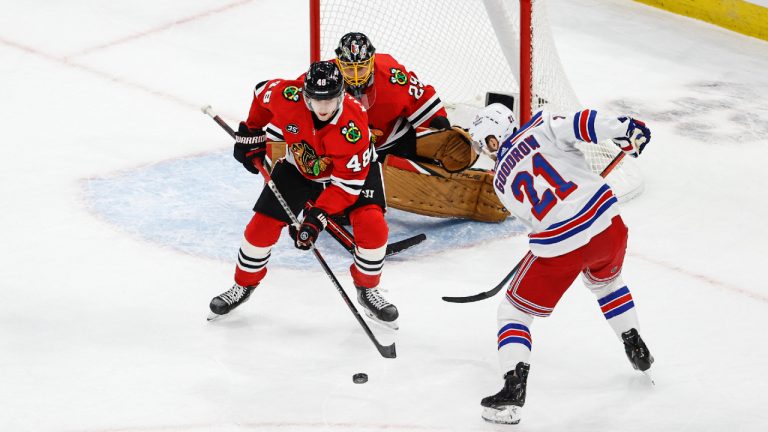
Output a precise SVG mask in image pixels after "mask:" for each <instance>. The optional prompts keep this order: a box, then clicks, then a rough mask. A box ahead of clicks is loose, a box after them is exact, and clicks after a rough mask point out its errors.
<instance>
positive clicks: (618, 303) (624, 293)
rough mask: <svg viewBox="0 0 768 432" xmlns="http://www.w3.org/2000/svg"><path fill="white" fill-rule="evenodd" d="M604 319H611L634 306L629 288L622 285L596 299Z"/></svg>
mask: <svg viewBox="0 0 768 432" xmlns="http://www.w3.org/2000/svg"><path fill="white" fill-rule="evenodd" d="M597 303H598V304H599V305H600V309H601V310H602V311H603V315H605V319H611V318H613V317H615V316H618V315H621V314H623V313H624V312H626V311H628V310H630V309H632V308H633V307H635V302H634V301H632V294H631V293H630V292H629V288H627V287H626V286H623V287H621V288H619V289H617V290H616V291H614V292H612V293H610V294H608V295H607V296H605V297H603V298H601V299H600V300H598V301H597Z"/></svg>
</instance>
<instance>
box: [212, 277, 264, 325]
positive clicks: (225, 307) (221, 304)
mask: <svg viewBox="0 0 768 432" xmlns="http://www.w3.org/2000/svg"><path fill="white" fill-rule="evenodd" d="M254 288H256V287H255V286H251V287H244V286H240V285H238V284H234V285H232V288H230V289H228V290H227V291H225V292H223V293H221V294H219V295H217V296H216V297H214V298H213V300H211V304H210V308H211V313H210V315H208V321H213V320H215V319H218V318H220V317H221V316H223V315H226V314H228V313H229V312H231V311H232V309H234V308H236V307H238V306H240V305H241V304H243V303H245V302H246V301H247V300H248V297H250V296H251V292H253V290H254Z"/></svg>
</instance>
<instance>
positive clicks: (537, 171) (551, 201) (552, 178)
mask: <svg viewBox="0 0 768 432" xmlns="http://www.w3.org/2000/svg"><path fill="white" fill-rule="evenodd" d="M532 162H533V174H531V173H529V172H528V171H521V172H519V173H517V175H516V176H515V178H514V179H513V180H512V193H513V194H514V196H515V199H517V200H518V201H520V202H525V201H524V199H525V197H526V196H527V197H528V201H530V203H531V213H533V216H535V217H536V219H538V220H542V219H544V217H545V216H546V215H547V213H549V211H550V210H552V207H554V206H555V204H557V199H558V198H560V199H561V200H562V199H565V197H567V196H568V195H570V194H571V193H573V191H575V190H576V188H578V186H577V185H576V183H574V182H571V181H565V180H564V179H563V176H561V175H560V173H558V172H557V170H556V169H555V167H553V166H552V165H550V164H549V162H547V160H546V159H545V158H544V156H543V155H542V154H541V153H536V154H535V155H534V156H533V160H532ZM537 177H541V178H543V179H544V180H546V181H547V183H549V185H550V186H552V187H553V188H554V193H553V192H552V189H549V188H547V189H546V190H545V191H544V193H542V194H541V198H539V194H538V193H537V192H536V189H535V188H534V187H533V182H534V180H535V179H536V178H537Z"/></svg>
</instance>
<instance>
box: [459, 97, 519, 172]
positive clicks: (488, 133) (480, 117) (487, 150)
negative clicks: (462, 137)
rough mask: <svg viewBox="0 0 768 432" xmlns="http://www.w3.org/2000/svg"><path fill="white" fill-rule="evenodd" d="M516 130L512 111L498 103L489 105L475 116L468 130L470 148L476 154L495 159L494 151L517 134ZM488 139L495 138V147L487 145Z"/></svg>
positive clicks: (515, 120)
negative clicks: (472, 148)
mask: <svg viewBox="0 0 768 432" xmlns="http://www.w3.org/2000/svg"><path fill="white" fill-rule="evenodd" d="M517 129H518V124H517V119H516V118H515V114H514V113H513V112H512V110H510V109H509V108H507V107H506V106H504V105H502V104H500V103H493V104H490V105H488V106H486V107H485V108H483V109H481V110H480V111H479V112H478V113H477V114H476V115H475V120H474V121H473V122H472V126H470V128H469V135H470V136H471V137H472V147H474V149H475V151H476V152H478V153H482V154H484V155H486V156H488V157H490V158H491V159H496V151H497V150H498V149H499V146H500V145H501V143H502V142H503V141H504V140H505V139H506V138H507V137H509V136H510V135H513V134H514V133H515V132H517ZM490 137H494V138H496V145H495V146H494V145H492V144H489V142H488V139H489V138H490ZM494 147H495V148H494Z"/></svg>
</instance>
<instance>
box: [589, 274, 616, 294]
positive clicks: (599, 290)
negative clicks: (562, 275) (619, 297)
mask: <svg viewBox="0 0 768 432" xmlns="http://www.w3.org/2000/svg"><path fill="white" fill-rule="evenodd" d="M582 280H583V281H584V285H585V286H586V287H587V288H588V289H589V290H590V291H592V293H593V294H594V295H596V296H597V297H598V298H602V297H604V296H606V295H608V294H610V293H612V292H614V291H616V290H617V289H619V288H621V287H623V286H624V280H623V279H622V278H621V274H619V275H617V276H616V277H615V278H613V279H611V280H607V281H600V280H596V279H594V278H593V277H590V275H589V274H587V273H582Z"/></svg>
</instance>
